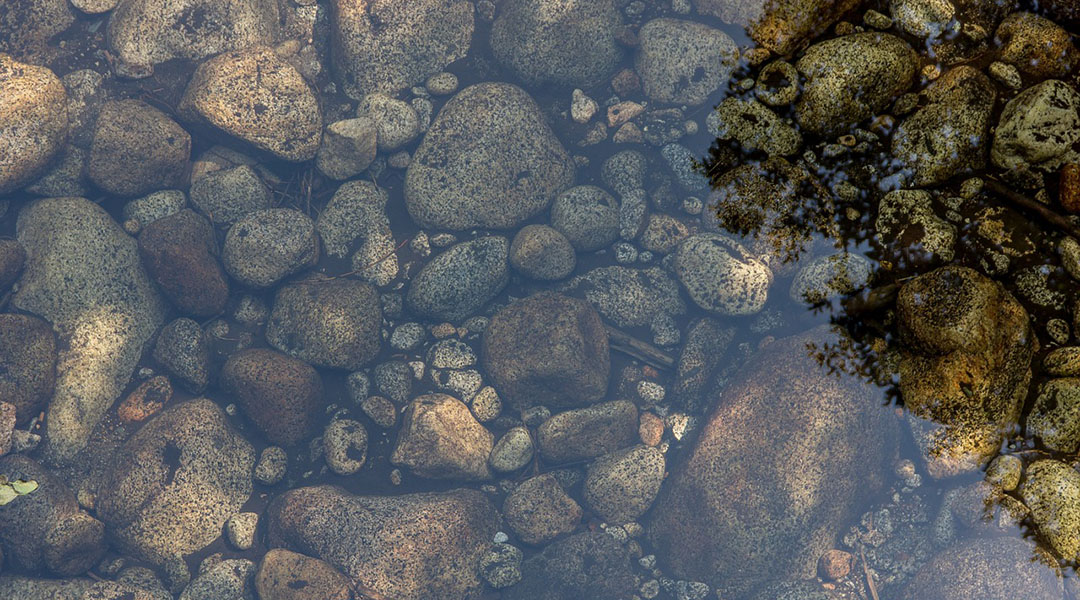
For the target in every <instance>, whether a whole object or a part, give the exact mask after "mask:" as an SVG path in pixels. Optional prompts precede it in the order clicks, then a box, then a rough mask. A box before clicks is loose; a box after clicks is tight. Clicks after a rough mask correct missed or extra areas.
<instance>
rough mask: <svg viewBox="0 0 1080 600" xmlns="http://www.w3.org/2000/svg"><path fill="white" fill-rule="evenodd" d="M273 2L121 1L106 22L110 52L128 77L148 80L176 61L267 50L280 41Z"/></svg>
mask: <svg viewBox="0 0 1080 600" xmlns="http://www.w3.org/2000/svg"><path fill="white" fill-rule="evenodd" d="M279 19H280V16H279V13H278V4H277V3H276V2H273V1H272V0H237V1H234V2H230V3H229V4H221V3H219V2H216V1H215V0H165V1H161V0H120V2H119V3H118V4H117V7H116V10H115V11H113V13H112V15H111V16H110V18H109V24H108V36H107V37H108V41H109V49H110V51H111V52H112V53H113V55H114V56H116V58H117V59H118V60H119V62H120V63H121V64H122V65H125V66H123V67H121V68H119V69H118V71H119V72H120V73H121V74H124V75H127V76H141V77H148V76H149V75H150V74H151V73H152V72H153V66H154V65H157V64H160V63H163V62H167V61H169V60H172V59H174V58H186V59H189V60H193V61H198V60H201V59H203V58H206V57H208V56H213V55H215V54H219V53H222V52H226V51H230V50H240V49H243V48H247V47H250V46H255V45H258V44H270V43H273V42H274V41H275V39H276V38H277V36H278V22H279Z"/></svg>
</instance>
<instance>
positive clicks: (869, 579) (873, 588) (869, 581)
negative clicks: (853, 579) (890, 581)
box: [859, 546, 881, 600]
mask: <svg viewBox="0 0 1080 600" xmlns="http://www.w3.org/2000/svg"><path fill="white" fill-rule="evenodd" d="M859 558H860V559H861V561H862V570H863V574H864V575H866V587H868V588H870V596H871V597H873V598H874V600H881V598H879V597H878V593H877V585H876V584H874V576H873V575H871V574H870V568H869V567H867V566H866V553H865V552H863V549H862V546H859Z"/></svg>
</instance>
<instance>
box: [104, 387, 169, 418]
mask: <svg viewBox="0 0 1080 600" xmlns="http://www.w3.org/2000/svg"><path fill="white" fill-rule="evenodd" d="M172 393H173V389H172V385H171V384H170V383H169V378H168V377H165V376H164V375H158V376H157V377H152V378H150V379H147V380H146V381H144V382H143V383H142V384H141V385H140V386H139V387H137V388H135V391H134V392H131V395H129V396H128V397H127V398H124V401H123V402H121V403H120V407H119V408H118V409H117V410H116V413H117V416H119V417H120V420H121V421H123V422H125V423H140V422H142V421H145V420H146V419H149V418H150V417H152V416H153V415H154V414H156V413H157V412H158V411H160V410H161V409H162V408H164V407H165V405H166V404H168V403H169V400H171V399H172Z"/></svg>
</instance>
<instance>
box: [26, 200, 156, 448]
mask: <svg viewBox="0 0 1080 600" xmlns="http://www.w3.org/2000/svg"><path fill="white" fill-rule="evenodd" d="M16 236H17V237H18V240H19V242H20V243H21V244H22V245H23V247H24V248H26V255H27V262H26V271H25V272H24V273H23V275H22V278H21V279H20V280H19V286H20V287H19V291H18V292H17V293H16V294H15V296H14V299H13V300H12V303H13V305H14V306H15V307H16V308H18V309H21V310H26V311H29V312H32V313H35V314H38V315H41V316H42V317H44V318H45V319H47V320H49V321H51V322H52V324H53V328H54V329H55V330H56V331H57V333H58V334H59V335H60V339H61V340H65V342H64V343H62V345H61V346H60V353H59V358H58V363H57V365H58V368H57V373H56V389H55V392H54V394H53V397H52V400H51V401H50V403H49V409H48V415H47V418H46V421H45V423H46V431H45V433H46V446H45V455H44V456H45V458H46V460H47V461H49V462H54V463H57V464H59V463H64V462H66V461H68V460H69V459H70V458H72V457H73V456H74V455H75V454H76V453H77V452H78V451H79V450H81V449H82V448H83V447H84V446H85V445H86V441H87V439H88V438H89V437H90V433H91V431H93V429H94V427H95V426H96V425H97V423H98V421H100V420H101V418H102V417H103V416H104V415H105V412H106V411H107V410H108V409H109V407H111V406H112V404H113V402H115V401H116V399H117V398H118V397H119V396H120V393H121V392H123V390H124V387H125V386H126V385H127V383H128V380H129V379H130V377H131V373H132V372H133V371H134V369H135V365H136V364H137V363H138V361H139V358H140V356H141V355H142V352H143V350H144V349H145V346H146V344H147V343H148V342H149V341H150V339H151V338H152V337H153V335H154V333H155V332H156V331H157V329H158V327H160V326H161V323H162V320H163V313H164V306H163V302H162V301H161V299H160V298H159V297H158V295H157V292H156V291H155V290H154V285H153V284H152V283H151V282H150V279H149V278H148V277H147V276H146V272H145V271H144V270H143V266H142V263H141V261H140V260H139V253H138V250H137V244H136V242H135V240H134V239H132V238H131V237H129V236H128V235H127V234H125V233H124V231H123V230H122V229H121V228H120V226H119V225H117V224H116V222H115V221H113V220H112V218H110V217H109V215H108V213H106V212H105V211H104V209H102V208H101V207H100V206H98V205H97V204H94V203H93V202H90V201H89V200H86V199H84V198H46V199H42V200H37V201H35V202H33V203H31V204H29V205H27V206H26V207H25V208H23V209H22V211H21V212H20V213H19V219H18V223H17V225H16Z"/></svg>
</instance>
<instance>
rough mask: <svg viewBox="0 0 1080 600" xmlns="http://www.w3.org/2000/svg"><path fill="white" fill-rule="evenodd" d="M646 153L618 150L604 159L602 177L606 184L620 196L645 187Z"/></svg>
mask: <svg viewBox="0 0 1080 600" xmlns="http://www.w3.org/2000/svg"><path fill="white" fill-rule="evenodd" d="M646 164H647V163H646V161H645V155H644V154H642V153H640V152H638V151H637V150H622V151H620V152H616V153H615V154H612V155H611V156H610V157H608V159H607V160H605V161H604V165H603V167H602V169H601V177H602V178H603V180H604V185H606V186H608V187H609V188H611V189H613V190H615V193H617V194H619V195H620V196H623V195H626V194H628V193H630V192H631V191H633V190H639V189H641V188H643V187H645V168H646Z"/></svg>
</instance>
